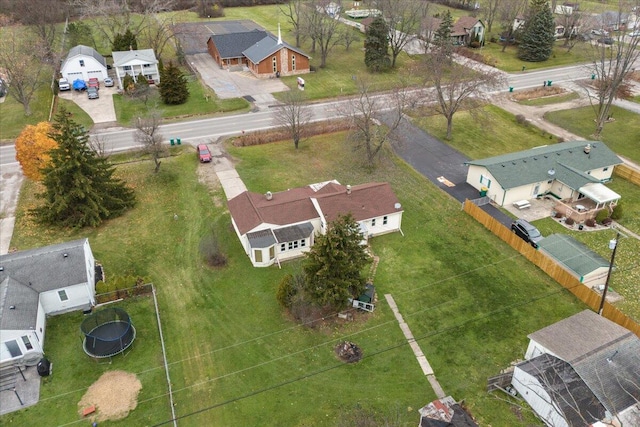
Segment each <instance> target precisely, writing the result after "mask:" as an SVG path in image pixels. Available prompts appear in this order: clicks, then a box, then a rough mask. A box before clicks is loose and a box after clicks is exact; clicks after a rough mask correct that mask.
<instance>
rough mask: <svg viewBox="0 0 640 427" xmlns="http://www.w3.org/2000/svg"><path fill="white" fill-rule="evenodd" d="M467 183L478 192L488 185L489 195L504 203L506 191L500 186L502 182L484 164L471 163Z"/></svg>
mask: <svg viewBox="0 0 640 427" xmlns="http://www.w3.org/2000/svg"><path fill="white" fill-rule="evenodd" d="M467 183H468V184H470V185H471V186H472V187H473V188H475V189H476V190H478V192H479V191H480V189H481V188H482V187H487V188H488V190H487V196H489V197H490V198H491V200H493V201H495V202H496V203H498V204H499V205H502V200H503V198H504V197H505V191H504V190H503V189H502V187H501V186H500V183H499V182H498V181H497V180H496V179H495V178H494V177H493V175H491V174H490V173H489V171H488V170H487V168H485V167H484V166H477V165H469V170H468V171H467ZM478 197H479V193H478ZM516 200H517V199H516Z"/></svg>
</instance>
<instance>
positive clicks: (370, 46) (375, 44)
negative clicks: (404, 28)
mask: <svg viewBox="0 0 640 427" xmlns="http://www.w3.org/2000/svg"><path fill="white" fill-rule="evenodd" d="M388 36H389V27H388V26H387V23H386V22H385V21H384V19H383V18H382V17H381V16H378V17H377V18H375V19H374V20H373V22H371V25H369V27H368V28H367V35H366V38H365V41H364V49H365V50H364V63H365V65H366V66H367V68H368V69H369V70H371V71H373V72H376V73H377V72H380V71H385V70H387V69H389V68H390V67H391V58H390V56H389V37H388Z"/></svg>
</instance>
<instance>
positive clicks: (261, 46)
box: [242, 34, 309, 64]
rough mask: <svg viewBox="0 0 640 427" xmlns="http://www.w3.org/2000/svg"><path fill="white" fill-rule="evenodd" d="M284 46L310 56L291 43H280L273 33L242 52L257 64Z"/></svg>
mask: <svg viewBox="0 0 640 427" xmlns="http://www.w3.org/2000/svg"><path fill="white" fill-rule="evenodd" d="M283 47H286V48H287V49H289V50H292V51H293V52H296V53H299V54H300V55H304V56H309V55H307V54H306V53H304V52H303V51H301V50H300V49H297V48H295V47H293V46H291V45H290V44H289V43H285V42H282V43H278V39H277V38H276V37H275V36H273V35H271V34H267V36H266V37H264V38H263V39H262V40H260V41H258V42H256V43H255V44H254V45H253V46H249V47H248V48H247V49H246V50H244V51H243V52H242V54H243V55H244V56H246V57H247V58H248V59H249V60H250V61H251V62H253V63H254V64H257V63H259V62H260V61H262V60H263V59H265V58H267V57H268V56H270V55H273V54H274V53H276V52H277V51H279V50H280V49H282V48H283Z"/></svg>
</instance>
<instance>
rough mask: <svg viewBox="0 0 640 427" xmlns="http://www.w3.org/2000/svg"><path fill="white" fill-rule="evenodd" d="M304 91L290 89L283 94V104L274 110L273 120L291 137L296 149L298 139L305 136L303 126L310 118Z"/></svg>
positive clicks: (304, 126)
mask: <svg viewBox="0 0 640 427" xmlns="http://www.w3.org/2000/svg"><path fill="white" fill-rule="evenodd" d="M303 94H304V92H302V91H299V90H292V91H289V92H286V93H285V94H284V104H283V105H282V106H281V107H280V108H278V110H276V112H275V117H274V122H275V123H276V125H278V126H280V127H281V128H283V129H285V130H286V132H287V133H288V134H289V135H291V139H293V145H294V146H295V147H296V150H297V149H298V144H299V143H300V139H302V138H304V136H305V128H306V126H307V124H309V121H310V120H311V111H310V110H309V109H308V107H307V105H306V102H305V97H304V95H303Z"/></svg>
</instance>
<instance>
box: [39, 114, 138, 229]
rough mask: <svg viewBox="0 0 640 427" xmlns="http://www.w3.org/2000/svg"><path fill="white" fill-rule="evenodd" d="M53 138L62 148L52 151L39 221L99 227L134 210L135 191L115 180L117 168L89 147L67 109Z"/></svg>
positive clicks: (79, 126) (84, 135) (57, 123)
mask: <svg viewBox="0 0 640 427" xmlns="http://www.w3.org/2000/svg"><path fill="white" fill-rule="evenodd" d="M50 137H51V138H52V139H54V140H55V141H56V142H57V143H58V147H57V148H54V149H53V150H51V151H49V155H50V156H51V161H50V163H49V164H48V165H47V166H46V167H45V168H43V169H42V174H43V176H44V179H43V181H42V183H43V184H44V186H45V192H44V193H43V194H42V196H43V198H44V200H45V202H44V205H43V206H40V207H38V208H36V209H35V210H34V213H35V214H36V216H37V217H38V218H39V219H41V220H42V221H43V222H45V223H48V224H54V225H59V226H63V227H85V226H92V227H95V226H98V225H99V224H100V223H101V222H102V221H104V220H106V219H109V218H113V217H116V216H119V215H121V214H122V213H123V212H124V211H125V210H126V209H127V208H130V207H132V206H134V204H135V195H134V193H133V191H132V190H131V189H130V188H128V187H126V186H125V184H124V183H123V182H122V181H121V180H119V179H117V178H114V176H113V173H114V168H113V166H112V165H110V164H109V163H108V162H107V159H105V158H104V157H100V156H98V155H97V154H96V153H95V152H94V151H93V150H92V149H91V148H90V147H89V144H88V139H89V136H88V134H87V131H86V130H85V129H84V127H82V126H81V125H79V124H77V123H75V122H74V121H73V120H71V118H69V116H68V114H67V112H66V110H65V109H64V108H61V109H60V112H59V113H58V115H57V116H56V119H55V122H54V124H53V131H52V133H51V134H50Z"/></svg>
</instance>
